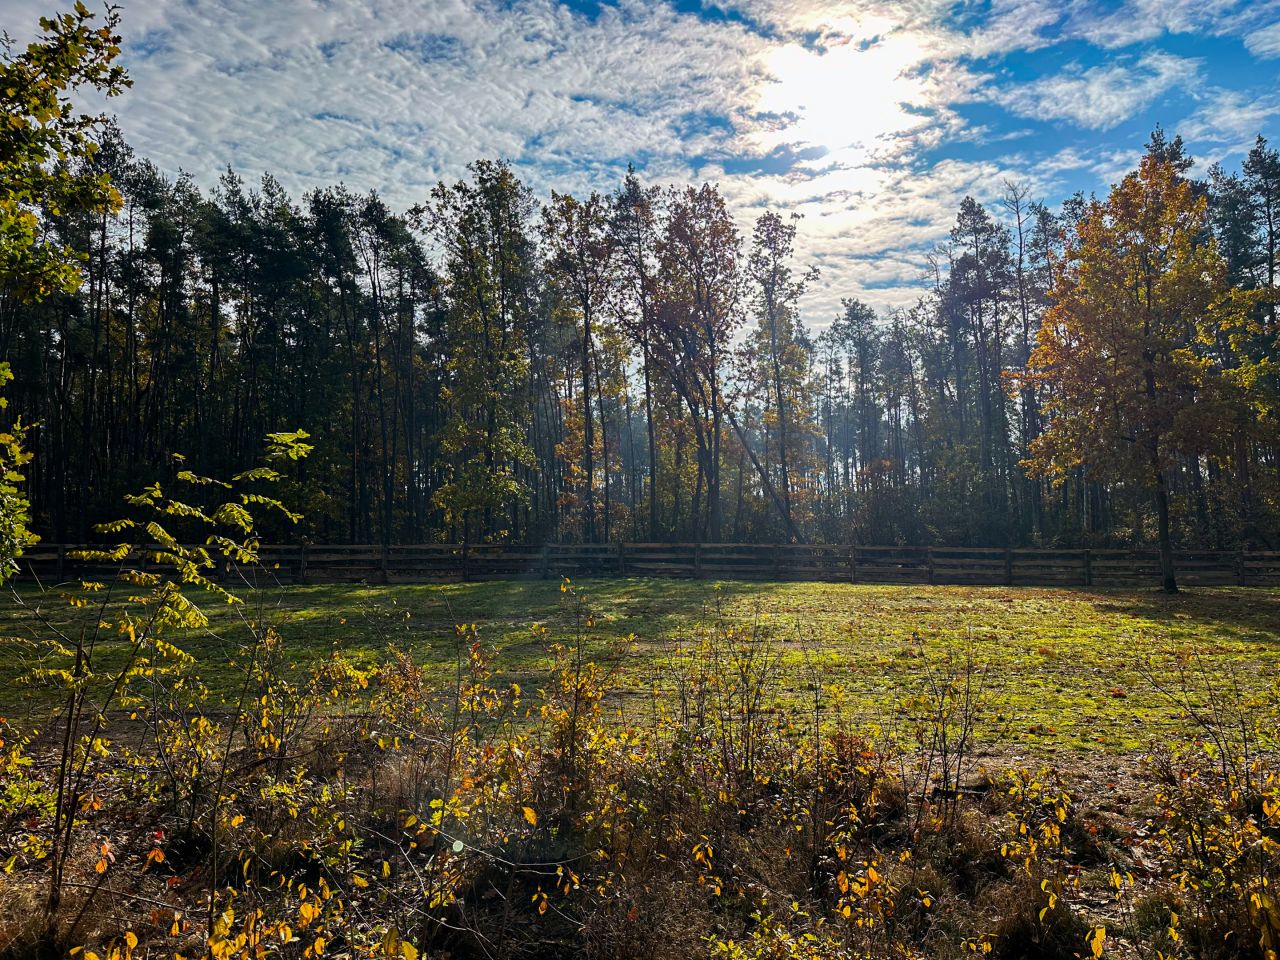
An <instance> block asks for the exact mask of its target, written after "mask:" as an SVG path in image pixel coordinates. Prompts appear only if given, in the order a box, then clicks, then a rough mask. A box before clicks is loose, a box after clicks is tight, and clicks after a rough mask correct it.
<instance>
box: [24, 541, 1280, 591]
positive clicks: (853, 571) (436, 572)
mask: <svg viewBox="0 0 1280 960" xmlns="http://www.w3.org/2000/svg"><path fill="white" fill-rule="evenodd" d="M76 549H77V548H76V547H74V546H68V545H58V544H39V545H37V546H35V547H33V548H32V549H30V550H29V551H28V552H27V554H26V555H25V556H24V557H23V558H22V561H21V566H22V571H23V573H24V574H25V575H26V576H28V577H31V578H36V577H38V578H39V579H41V580H42V581H45V582H51V581H59V580H65V579H68V578H72V577H89V578H92V577H103V576H107V575H109V574H110V573H111V572H112V570H113V569H114V568H109V567H106V566H104V565H102V564H91V563H85V562H83V561H79V560H76V559H74V558H73V557H72V556H71V554H72V553H73V552H74V551H75V550H76ZM262 556H263V559H264V561H265V562H266V565H267V567H268V568H269V570H270V572H271V573H272V575H273V576H275V577H276V578H277V579H278V580H279V581H280V582H282V583H359V582H363V581H367V582H370V583H431V582H447V581H458V580H494V579H522V578H524V579H540V578H559V577H562V576H567V577H575V578H576V577H619V576H626V577H690V578H700V579H703V578H705V579H717V580H821V581H829V582H843V583H939V584H974V585H977V584H988V585H1006V586H1062V587H1080V586H1083V587H1091V586H1093V587H1134V586H1138V587H1142V586H1154V585H1157V584H1158V583H1159V582H1160V572H1159V571H1160V563H1159V556H1158V554H1157V552H1156V551H1155V550H1039V549H1000V548H978V547H867V546H848V545H845V546H835V545H830V546H827V545H812V546H811V545H794V544H736V543H611V544H599V545H595V544H548V545H546V546H519V545H510V544H502V545H498V544H456V543H455V544H414V545H400V544H396V545H392V546H377V545H374V546H368V545H363V546H362V545H306V546H268V547H264V548H263V550H262ZM143 566H144V567H145V564H144V565H143ZM1175 566H1176V570H1177V574H1178V580H1179V582H1180V583H1183V584H1187V585H1197V584H1198V585H1206V586H1207V585H1241V586H1280V552H1256V551H1240V550H1237V551H1214V550H1195V551H1179V552H1178V553H1177V554H1176V559H1175Z"/></svg>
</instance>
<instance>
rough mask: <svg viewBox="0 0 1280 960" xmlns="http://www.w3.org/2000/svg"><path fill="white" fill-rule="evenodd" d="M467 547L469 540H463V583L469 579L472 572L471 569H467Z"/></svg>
mask: <svg viewBox="0 0 1280 960" xmlns="http://www.w3.org/2000/svg"><path fill="white" fill-rule="evenodd" d="M467 547H468V544H467V542H466V541H465V540H464V541H462V582H463V583H466V582H467V579H468V577H469V574H470V571H468V570H467V552H468V551H467Z"/></svg>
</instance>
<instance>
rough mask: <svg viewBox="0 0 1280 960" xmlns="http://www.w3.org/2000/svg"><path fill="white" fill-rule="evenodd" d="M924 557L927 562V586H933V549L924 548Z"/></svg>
mask: <svg viewBox="0 0 1280 960" xmlns="http://www.w3.org/2000/svg"><path fill="white" fill-rule="evenodd" d="M924 549H925V557H926V558H927V559H928V561H929V585H930V586H932V585H933V547H925V548H924Z"/></svg>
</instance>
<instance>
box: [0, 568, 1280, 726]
mask: <svg viewBox="0 0 1280 960" xmlns="http://www.w3.org/2000/svg"><path fill="white" fill-rule="evenodd" d="M574 586H575V588H576V589H577V590H578V591H580V593H581V594H582V595H583V596H585V597H586V598H587V602H588V603H589V605H590V607H591V608H592V609H593V610H594V611H595V613H596V618H595V626H594V628H592V629H591V630H590V631H589V639H588V644H589V648H590V649H591V650H592V652H593V653H594V654H595V655H597V656H604V655H605V654H606V652H607V651H609V650H610V649H612V648H613V647H615V646H616V644H617V642H618V641H619V640H621V639H624V638H627V637H629V636H632V635H634V640H633V641H632V642H631V643H630V645H629V648H628V653H627V654H626V656H625V658H624V659H623V661H622V662H621V665H620V672H619V674H618V686H619V694H618V697H617V698H616V702H617V703H619V704H630V705H632V707H633V708H634V705H635V704H644V703H646V702H647V701H648V698H649V696H650V693H651V690H652V689H653V688H654V687H655V686H657V687H659V688H660V687H662V686H663V685H664V683H666V681H667V679H668V678H669V676H670V671H669V670H667V669H665V668H666V666H667V665H668V660H667V658H668V657H670V656H671V651H672V648H673V646H677V645H681V644H683V645H686V646H687V645H689V644H690V643H692V642H694V641H695V640H696V638H697V636H698V634H699V632H700V631H704V630H707V629H709V628H710V627H711V626H712V625H713V624H715V623H716V622H721V623H723V622H732V623H736V624H738V625H741V626H745V627H748V628H752V627H754V628H755V629H758V630H759V631H762V632H764V633H765V634H767V635H768V637H769V638H770V642H771V643H773V644H774V645H775V648H776V650H777V651H778V653H779V655H780V657H781V664H782V666H783V686H784V688H785V689H784V691H783V693H782V695H781V696H782V699H783V701H784V703H783V705H784V706H786V707H788V708H793V709H799V707H798V704H799V702H800V701H801V700H802V699H803V698H805V697H807V696H808V694H807V693H806V692H805V691H806V689H807V688H808V685H809V683H810V679H811V678H812V677H813V676H814V671H815V670H816V671H817V672H818V673H819V674H820V675H821V677H822V678H823V683H824V684H829V685H836V686H839V687H840V688H842V689H843V690H844V691H845V693H846V695H847V698H848V704H849V707H848V709H849V711H850V712H851V713H852V714H853V715H855V716H856V717H858V718H861V719H865V720H874V719H876V718H879V717H886V716H891V715H892V711H893V708H894V707H895V706H896V705H897V704H898V703H899V702H900V701H901V700H902V699H903V698H904V697H905V696H907V695H908V694H910V693H912V692H914V691H916V690H918V689H919V688H920V684H921V681H922V676H923V672H924V668H925V664H926V663H936V662H937V661H938V660H939V659H945V658H946V657H947V656H955V657H961V658H962V657H964V656H966V655H967V654H968V653H969V652H970V651H971V652H972V654H973V656H974V658H975V659H976V660H977V661H979V662H980V663H982V664H985V665H986V666H987V667H988V669H989V672H988V674H987V680H986V686H987V691H988V694H989V696H990V698H991V702H990V709H989V721H990V722H989V724H988V731H989V732H990V730H991V728H992V727H995V726H999V727H1000V728H1002V729H1004V730H1005V734H1004V736H1005V742H1006V743H1009V744H1011V745H1012V746H1013V748H1014V749H1015V751H1017V750H1025V751H1026V752H1049V751H1053V750H1058V749H1105V750H1114V751H1125V750H1133V749H1140V748H1142V747H1145V746H1146V745H1147V744H1148V743H1149V742H1150V741H1151V740H1153V739H1162V738H1165V737H1168V736H1170V735H1174V734H1175V733H1177V732H1178V731H1179V730H1180V729H1182V728H1183V725H1184V721H1183V720H1181V719H1180V718H1179V717H1178V715H1177V711H1176V709H1174V708H1173V707H1172V706H1171V705H1170V703H1169V702H1168V701H1167V700H1166V699H1165V698H1163V697H1161V696H1159V695H1157V694H1155V693H1154V692H1153V690H1152V688H1151V684H1150V681H1149V680H1148V679H1146V678H1145V677H1144V676H1143V671H1144V668H1145V667H1146V666H1147V665H1148V664H1150V665H1152V667H1153V669H1154V673H1155V676H1156V677H1157V679H1159V680H1161V681H1162V682H1167V683H1173V682H1174V676H1173V657H1174V655H1175V654H1176V653H1178V652H1195V653H1198V654H1200V655H1201V662H1202V663H1203V664H1205V665H1207V670H1208V672H1209V673H1210V674H1211V675H1212V676H1213V677H1214V678H1215V679H1216V680H1217V681H1219V682H1228V681H1232V682H1239V683H1240V684H1241V685H1242V686H1243V687H1245V688H1246V690H1249V691H1264V690H1268V689H1274V684H1275V683H1276V679H1277V677H1278V676H1280V591H1278V590H1262V589H1237V588H1222V589H1207V588H1201V589H1193V590H1189V591H1186V592H1184V593H1183V594H1181V595H1178V596H1175V597H1164V596H1161V595H1158V594H1153V593H1149V592H1141V591H1126V592H1119V591H1106V592H1103V591H1088V592H1086V591H1078V590H1050V589H1036V588H1003V587H924V586H869V585H858V584H818V583H780V584H760V583H741V582H726V583H721V584H714V583H711V582H704V581H673V580H642V579H628V580H598V581H583V582H579V583H575V584H574ZM22 597H23V599H24V600H25V601H26V602H27V603H28V604H30V603H33V602H34V601H35V596H34V594H33V593H31V592H29V591H25V590H24V591H23V593H22ZM44 606H45V609H46V611H48V612H49V613H50V614H51V615H52V616H53V619H54V620H55V622H57V623H59V624H61V625H64V626H65V625H69V624H71V623H72V622H74V620H75V617H72V616H70V614H69V612H68V611H67V610H66V607H65V605H64V604H60V603H59V602H58V601H57V600H56V599H55V598H52V597H50V598H47V599H46V600H45V601H44ZM249 607H250V612H251V613H253V614H254V615H258V616H262V617H264V618H267V619H270V620H271V621H272V622H274V623H276V624H277V625H278V627H279V629H280V630H281V632H282V633H283V635H284V636H285V638H286V642H287V649H288V656H289V659H290V661H291V662H292V663H295V664H297V665H298V666H299V668H301V667H302V666H305V665H306V664H307V663H314V662H315V661H317V660H318V659H320V658H323V657H325V656H327V655H328V654H329V652H330V651H332V650H333V649H335V648H336V647H340V648H342V649H343V650H345V651H346V652H347V653H348V654H351V655H353V656H355V657H356V658H358V659H359V660H361V661H363V662H365V663H368V664H373V663H375V662H377V661H378V660H379V659H380V658H381V657H382V656H383V655H384V653H385V651H386V649H387V648H388V646H390V645H395V646H398V647H400V648H402V649H406V650H409V651H411V652H412V653H413V655H414V657H415V658H416V659H418V660H420V661H421V662H423V663H425V664H426V665H427V666H428V667H429V668H430V669H432V670H433V671H437V672H438V673H439V675H440V676H441V678H442V679H443V678H444V677H445V676H447V675H448V672H449V666H450V664H452V662H453V658H454V656H455V653H456V650H457V646H458V644H457V640H456V635H455V630H454V626H453V624H454V623H455V622H465V623H473V622H474V623H475V624H477V626H478V628H479V633H480V637H481V639H482V640H484V641H485V642H486V643H488V644H492V645H493V646H494V647H496V648H497V649H498V650H499V651H500V656H499V658H498V664H497V665H498V667H499V668H500V669H501V670H502V671H503V672H504V673H505V674H506V675H508V676H510V677H511V678H513V679H518V680H519V681H520V682H521V683H522V684H525V685H526V686H530V685H531V686H534V687H536V686H537V685H538V681H539V678H540V677H541V676H543V675H544V672H545V670H546V668H547V665H548V663H549V662H550V655H549V653H548V651H547V643H546V642H545V641H543V640H540V639H539V638H538V637H537V636H536V635H535V632H534V630H533V627H534V625H535V624H545V625H546V626H547V627H548V628H549V635H550V639H551V640H557V639H558V640H565V639H568V638H569V637H570V636H571V635H572V623H573V616H572V609H571V606H570V605H569V604H567V603H566V602H565V598H564V597H563V596H562V595H561V592H560V586H559V584H558V583H557V582H554V581H503V582H489V583H467V584H449V585H422V586H392V587H364V586H347V585H343V586H323V587H321V586H313V587H287V588H283V589H273V590H268V591H263V592H261V593H260V594H258V595H256V596H254V597H252V598H250V600H249ZM209 612H210V613H211V614H212V628H211V629H210V630H209V631H208V632H204V633H200V634H192V635H188V636H185V637H182V638H175V641H176V642H177V643H178V644H179V645H180V646H182V647H183V648H184V649H186V650H188V651H189V652H191V653H192V654H194V655H195V656H196V657H197V658H198V659H199V661H200V663H201V673H202V676H203V677H204V678H205V680H206V681H207V682H208V683H209V685H210V687H211V689H212V690H213V691H214V693H215V694H216V695H219V696H229V695H230V692H231V691H232V690H233V689H234V688H235V676H234V673H233V671H232V669H231V667H230V666H229V663H230V660H231V659H232V658H233V656H234V653H235V650H236V647H237V644H238V642H239V641H240V640H241V639H243V637H244V635H245V633H244V628H243V627H242V626H239V625H238V624H237V621H236V618H235V617H233V616H232V615H231V614H230V613H229V612H228V611H227V610H226V609H225V608H218V609H212V610H210V611H209ZM76 613H77V614H78V613H79V611H76ZM41 629H43V628H41V626H40V625H39V623H38V622H37V621H36V620H35V619H34V618H33V617H32V616H31V614H30V613H29V612H27V611H25V610H23V609H22V608H21V606H20V605H19V604H18V603H16V602H15V601H14V600H12V599H9V600H6V601H4V603H3V608H2V609H0V634H5V635H17V636H28V637H30V636H35V635H37V634H38V633H39V632H40V630H41ZM106 657H107V658H108V659H109V653H108V654H107V655H106ZM27 666H28V664H24V663H23V662H22V660H21V658H19V657H17V656H9V655H6V656H5V657H4V659H3V660H2V661H0V684H3V688H2V689H0V710H3V711H6V712H8V713H9V714H11V715H12V714H18V713H23V712H27V711H32V710H39V709H42V708H44V709H47V706H48V702H49V701H48V694H47V693H45V692H41V691H32V690H30V689H29V688H26V687H24V686H22V685H21V684H19V683H18V679H19V677H20V675H21V674H22V672H23V671H24V670H25V669H26V668H27ZM997 718H1002V719H1001V720H1000V721H999V722H998V723H997Z"/></svg>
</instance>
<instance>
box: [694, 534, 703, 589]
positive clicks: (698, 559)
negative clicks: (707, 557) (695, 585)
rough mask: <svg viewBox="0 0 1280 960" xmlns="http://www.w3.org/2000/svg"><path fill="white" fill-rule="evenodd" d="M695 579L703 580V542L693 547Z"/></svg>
mask: <svg viewBox="0 0 1280 960" xmlns="http://www.w3.org/2000/svg"><path fill="white" fill-rule="evenodd" d="M693 579H695V580H701V579H702V542H701V541H699V542H698V543H695V544H694V545H693Z"/></svg>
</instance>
